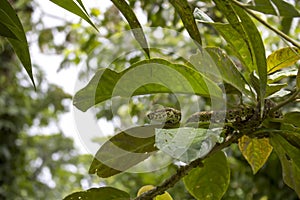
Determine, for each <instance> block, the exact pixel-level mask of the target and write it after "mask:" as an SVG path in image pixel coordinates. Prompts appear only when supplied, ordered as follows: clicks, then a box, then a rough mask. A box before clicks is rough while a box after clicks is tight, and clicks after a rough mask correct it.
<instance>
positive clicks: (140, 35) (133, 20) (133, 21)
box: [112, 0, 150, 58]
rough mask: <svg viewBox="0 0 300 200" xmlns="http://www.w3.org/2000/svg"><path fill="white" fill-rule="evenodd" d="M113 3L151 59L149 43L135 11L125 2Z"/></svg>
mask: <svg viewBox="0 0 300 200" xmlns="http://www.w3.org/2000/svg"><path fill="white" fill-rule="evenodd" d="M112 2H113V3H114V5H115V6H116V7H117V8H118V9H119V10H120V12H121V13H122V14H123V15H124V17H125V18H126V20H127V21H128V23H129V26H130V28H131V30H132V32H133V35H134V37H135V38H136V40H137V41H138V43H139V44H140V46H141V47H142V48H143V50H144V51H145V53H146V55H147V57H148V58H150V51H149V47H148V43H147V40H146V37H145V34H144V31H143V28H142V26H141V24H140V22H139V20H138V18H137V17H136V15H135V13H134V11H133V10H132V9H131V7H130V6H129V5H128V4H127V2H126V1H125V0H112Z"/></svg>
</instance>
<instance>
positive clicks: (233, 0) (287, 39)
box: [232, 0, 300, 48]
mask: <svg viewBox="0 0 300 200" xmlns="http://www.w3.org/2000/svg"><path fill="white" fill-rule="evenodd" d="M232 2H233V3H234V4H236V5H237V6H239V7H241V8H242V9H244V10H245V11H246V12H247V13H248V14H249V15H251V16H252V17H253V18H255V19H256V20H257V21H259V22H260V23H262V24H263V25H264V26H266V27H267V28H269V29H270V30H272V31H273V32H275V33H276V34H277V35H279V36H281V37H282V38H283V39H285V40H286V41H288V42H290V43H291V44H293V45H294V46H295V47H297V48H300V43H299V42H297V41H295V40H293V39H292V38H291V37H289V36H288V35H286V34H285V33H283V32H282V31H280V30H278V29H276V28H274V27H273V26H271V25H270V24H269V23H268V22H266V21H264V20H263V19H261V18H259V17H258V16H257V15H256V14H255V13H254V12H253V11H251V10H250V9H249V8H247V7H246V6H245V5H244V4H242V3H240V2H237V1H235V0H232Z"/></svg>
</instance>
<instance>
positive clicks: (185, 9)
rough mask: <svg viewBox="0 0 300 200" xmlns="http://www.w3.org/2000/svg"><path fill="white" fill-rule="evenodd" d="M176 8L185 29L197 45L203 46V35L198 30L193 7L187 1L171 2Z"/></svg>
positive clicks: (172, 0) (176, 0) (171, 0)
mask: <svg viewBox="0 0 300 200" xmlns="http://www.w3.org/2000/svg"><path fill="white" fill-rule="evenodd" d="M169 1H170V3H171V4H172V5H173V6H174V8H175V10H176V12H177V13H178V14H179V15H180V18H181V20H182V22H183V25H184V27H185V28H186V30H187V31H188V33H189V35H190V36H191V38H192V39H193V40H194V41H195V42H196V44H197V45H198V46H199V45H202V41H201V35H200V32H199V30H198V27H197V24H196V22H195V18H194V15H193V12H192V9H191V7H190V6H189V3H188V1H187V0H169Z"/></svg>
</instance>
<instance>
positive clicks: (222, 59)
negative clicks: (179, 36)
mask: <svg viewBox="0 0 300 200" xmlns="http://www.w3.org/2000/svg"><path fill="white" fill-rule="evenodd" d="M205 50H206V51H207V53H208V54H209V56H210V58H211V59H212V60H213V62H214V63H215V66H216V67H217V69H218V72H217V73H214V70H212V69H211V68H209V67H201V65H199V64H198V65H196V64H194V63H193V61H191V62H192V63H193V64H194V65H195V66H198V67H199V68H197V69H198V70H199V71H200V72H202V73H203V74H205V75H207V74H209V75H210V76H208V75H207V76H208V77H209V78H211V79H212V80H216V79H219V78H221V79H223V81H224V82H226V83H228V84H230V85H231V86H233V87H235V88H236V89H238V90H239V91H240V92H241V93H243V94H245V95H247V96H249V97H252V98H254V93H253V92H252V91H249V90H248V89H247V88H250V87H249V84H248V83H247V81H246V80H245V78H244V77H243V75H242V74H241V73H240V72H239V70H238V69H237V67H236V65H235V64H234V63H233V61H232V60H231V59H230V58H229V57H228V56H227V55H226V54H225V53H224V52H223V51H222V50H221V49H220V48H216V47H207V48H205ZM201 54H202V55H203V56H205V57H207V55H204V54H205V53H204V52H202V53H201ZM203 59H204V58H202V59H201V60H202V62H203ZM196 60H197V61H198V62H199V61H200V59H199V58H196ZM211 76H212V77H211ZM218 76H221V77H218Z"/></svg>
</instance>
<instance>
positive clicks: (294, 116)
mask: <svg viewBox="0 0 300 200" xmlns="http://www.w3.org/2000/svg"><path fill="white" fill-rule="evenodd" d="M299 119H300V112H288V113H286V114H285V115H284V116H283V121H284V122H286V123H289V124H293V125H294V126H297V127H299V128H300V120H299Z"/></svg>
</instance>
